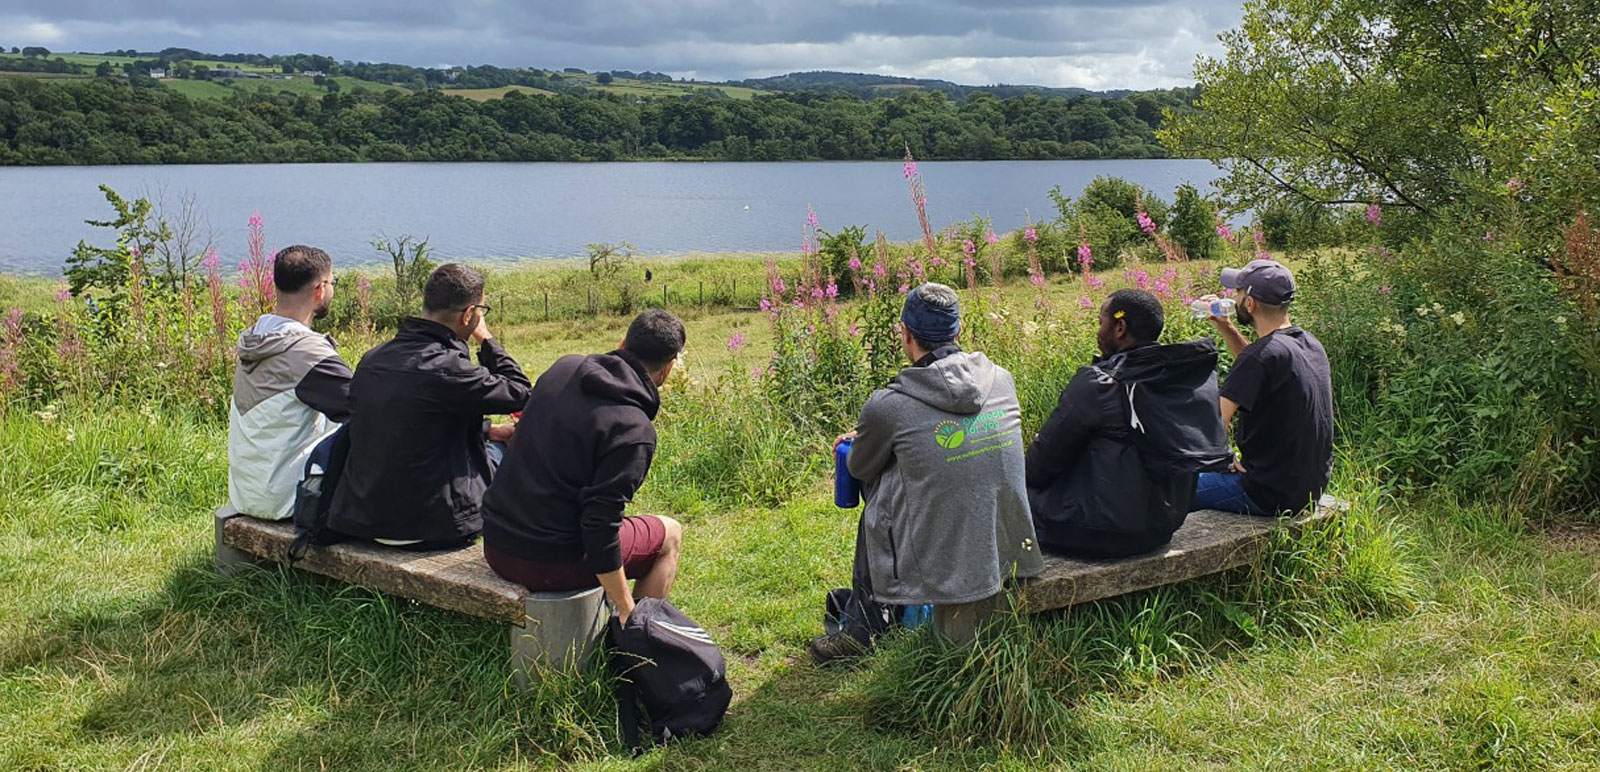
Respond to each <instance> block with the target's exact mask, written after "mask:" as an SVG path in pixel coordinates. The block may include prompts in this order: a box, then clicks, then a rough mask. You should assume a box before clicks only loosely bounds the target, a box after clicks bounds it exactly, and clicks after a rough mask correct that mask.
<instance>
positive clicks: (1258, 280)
mask: <svg viewBox="0 0 1600 772" xmlns="http://www.w3.org/2000/svg"><path fill="white" fill-rule="evenodd" d="M1222 286H1224V287H1227V288H1229V289H1242V290H1244V294H1245V295H1246V296H1248V297H1252V298H1255V299H1256V300H1259V301H1261V302H1263V303H1266V304H1267V305H1269V306H1281V305H1283V304H1285V303H1287V302H1289V301H1291V300H1294V274H1292V273H1289V269H1288V268H1285V267H1284V266H1283V264H1282V263H1280V262H1278V261H1276V260H1266V259H1260V260H1251V261H1250V262H1249V263H1248V264H1246V265H1245V267H1243V268H1224V269H1222Z"/></svg>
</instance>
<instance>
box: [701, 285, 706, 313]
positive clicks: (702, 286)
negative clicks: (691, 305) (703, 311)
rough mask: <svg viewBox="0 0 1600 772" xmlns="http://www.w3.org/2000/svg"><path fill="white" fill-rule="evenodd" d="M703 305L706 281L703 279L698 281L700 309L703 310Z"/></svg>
mask: <svg viewBox="0 0 1600 772" xmlns="http://www.w3.org/2000/svg"><path fill="white" fill-rule="evenodd" d="M705 305H706V280H705V279H701V280H700V307H701V308H705Z"/></svg>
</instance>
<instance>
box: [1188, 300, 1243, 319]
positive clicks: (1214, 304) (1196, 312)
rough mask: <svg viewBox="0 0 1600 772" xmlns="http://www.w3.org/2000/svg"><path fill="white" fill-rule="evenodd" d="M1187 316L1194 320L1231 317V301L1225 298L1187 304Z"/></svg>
mask: <svg viewBox="0 0 1600 772" xmlns="http://www.w3.org/2000/svg"><path fill="white" fill-rule="evenodd" d="M1189 315H1190V316H1192V317H1194V318H1196V319H1209V318H1210V317H1213V316H1233V301H1232V300H1229V299H1227V298H1217V299H1216V300H1196V301H1194V302H1193V303H1190V304H1189Z"/></svg>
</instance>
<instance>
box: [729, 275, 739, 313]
mask: <svg viewBox="0 0 1600 772" xmlns="http://www.w3.org/2000/svg"><path fill="white" fill-rule="evenodd" d="M728 305H730V306H733V307H734V308H738V307H739V280H738V279H737V278H735V279H734V280H733V290H732V291H730V292H729V293H728Z"/></svg>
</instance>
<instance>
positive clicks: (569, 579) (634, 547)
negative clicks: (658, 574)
mask: <svg viewBox="0 0 1600 772" xmlns="http://www.w3.org/2000/svg"><path fill="white" fill-rule="evenodd" d="M617 538H618V539H619V540H620V541H621V542H622V573H623V575H625V576H627V577H628V578H629V579H638V578H639V577H641V576H644V575H645V574H648V573H650V569H652V568H655V566H656V559H657V558H659V557H661V547H662V545H664V544H666V541H667V526H666V524H665V523H663V522H661V518H659V517H656V516H655V515H640V516H638V517H624V518H622V526H621V527H619V528H618V529H617ZM483 559H484V560H486V561H488V562H489V567H490V568H492V569H494V572H495V573H497V574H499V575H500V576H501V577H502V578H504V579H506V580H508V581H512V582H516V583H517V584H520V585H522V586H523V587H526V588H528V589H530V590H533V591H534V592H566V591H569V590H587V589H589V588H590V587H599V586H600V580H599V579H597V578H595V575H594V571H593V570H592V569H590V568H589V564H588V563H585V562H583V561H581V560H574V561H570V562H566V563H541V562H535V561H532V560H523V559H521V558H514V557H512V556H510V555H506V554H504V553H500V552H495V551H494V550H493V549H491V548H490V547H489V545H488V544H487V543H485V544H484V545H483Z"/></svg>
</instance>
